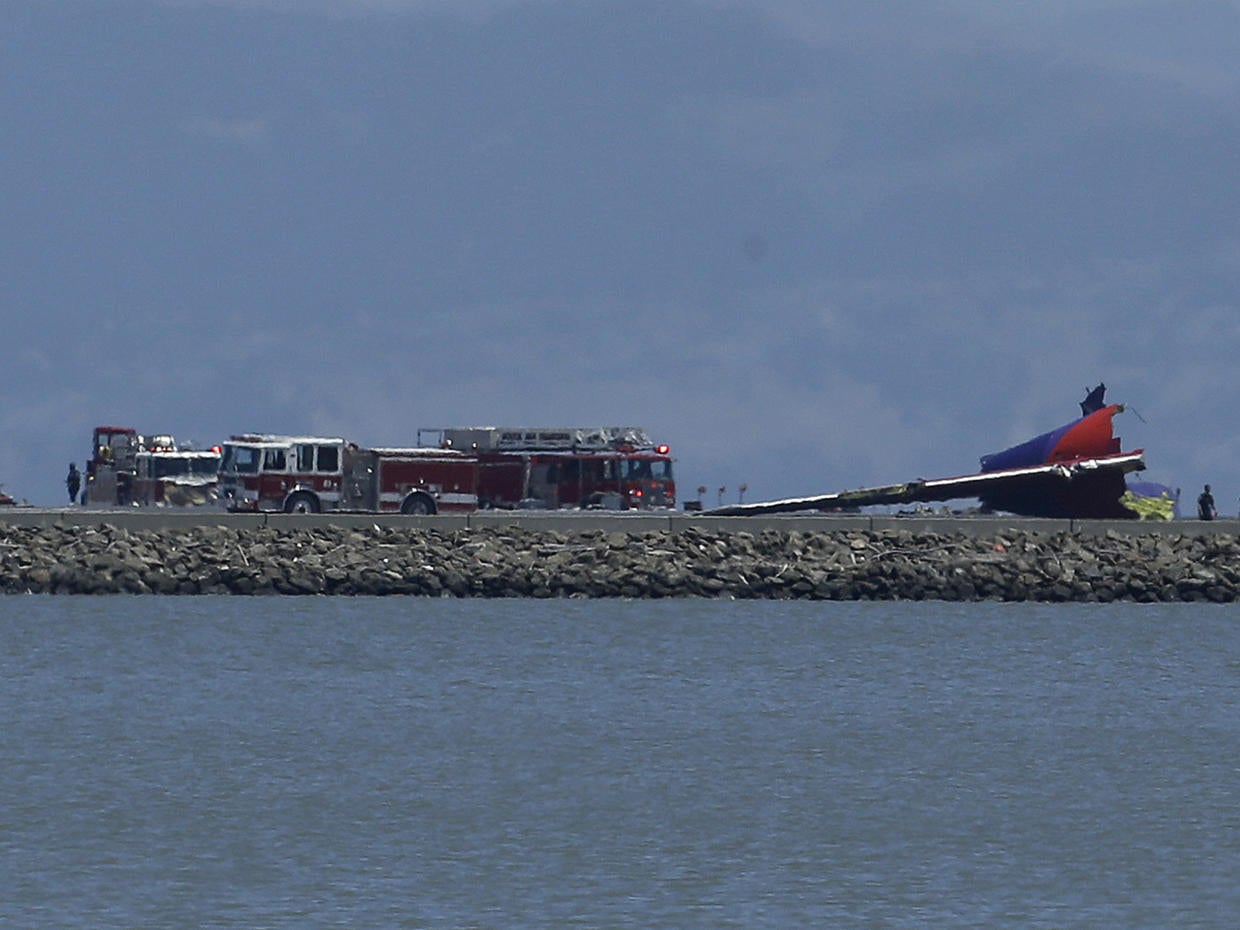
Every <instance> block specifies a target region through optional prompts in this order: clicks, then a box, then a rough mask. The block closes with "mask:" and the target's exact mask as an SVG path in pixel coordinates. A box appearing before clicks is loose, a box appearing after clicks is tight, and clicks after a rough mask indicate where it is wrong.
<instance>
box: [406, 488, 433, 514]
mask: <svg viewBox="0 0 1240 930" xmlns="http://www.w3.org/2000/svg"><path fill="white" fill-rule="evenodd" d="M437 509H438V508H436V506H435V498H433V497H431V496H430V495H429V494H423V493H421V492H420V491H419V492H417V493H414V494H410V495H409V496H408V497H406V498H405V500H404V502H403V503H402V504H401V505H400V512H401V513H403V514H405V515H406V516H419V515H428V514H433V513H435V511H436V510H437Z"/></svg>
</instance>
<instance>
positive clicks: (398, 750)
mask: <svg viewBox="0 0 1240 930" xmlns="http://www.w3.org/2000/svg"><path fill="white" fill-rule="evenodd" d="M0 693H2V694H3V709H4V713H5V721H4V726H3V730H2V734H3V735H2V736H0V801H2V804H0V855H2V856H3V861H2V863H0V864H2V871H0V925H3V926H13V927H43V928H46V927H90V928H97V927H161V928H165V927H238V928H241V927H244V928H259V927H288V928H307V927H310V928H315V927H356V928H363V927H364V928H384V927H436V928H438V927H445V928H447V927H452V928H466V927H479V928H481V927H496V928H525V927H548V928H550V927H556V928H559V927H599V928H610V927H640V928H693V927H703V928H715V927H744V928H754V927H779V928H792V927H811V926H813V927H833V928H834V927H844V928H848V927H858V928H861V927H864V928H883V927H936V928H938V927H953V928H958V927H986V928H995V927H1022V928H1026V927H1046V928H1051V927H1055V928H1065V927H1090V928H1097V927H1107V928H1142V927H1149V928H1167V927H1202V928H1222V927H1228V926H1234V925H1235V922H1236V920H1237V919H1238V915H1240V881H1237V875H1240V749H1238V747H1240V610H1238V609H1237V608H1235V607H1204V606H1196V605H1184V606H1151V607H1135V606H1087V605H1080V606H1036V605H1012V606H1009V605H999V604H977V605H948V604H941V605H910V604H843V605H842V604H786V603H785V604H779V603H745V602H730V603H715V602H650V603H646V602H619V601H616V602H581V601H559V602H550V603H549V602H535V601H439V600H413V599H384V600H369V599H366V600H345V599H281V598H261V599H242V598H235V599H234V598H59V599H56V598H32V597H10V598H5V599H0Z"/></svg>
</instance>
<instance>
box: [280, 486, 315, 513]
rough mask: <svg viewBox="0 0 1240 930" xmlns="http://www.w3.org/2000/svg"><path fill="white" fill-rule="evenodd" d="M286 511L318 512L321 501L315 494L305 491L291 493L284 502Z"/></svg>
mask: <svg viewBox="0 0 1240 930" xmlns="http://www.w3.org/2000/svg"><path fill="white" fill-rule="evenodd" d="M284 512H285V513H318V512H319V501H318V498H316V497H315V496H314V495H313V494H308V493H307V492H305V491H298V492H296V493H295V494H290V495H289V496H288V500H286V501H285V502H284Z"/></svg>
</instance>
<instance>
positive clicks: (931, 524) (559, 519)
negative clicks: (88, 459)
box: [0, 507, 1240, 536]
mask: <svg viewBox="0 0 1240 930" xmlns="http://www.w3.org/2000/svg"><path fill="white" fill-rule="evenodd" d="M105 523H106V524H112V525H115V526H121V527H124V528H126V529H130V530H151V529H165V528H172V527H192V526H230V527H236V528H239V529H240V528H244V527H259V526H270V527H281V528H293V527H315V526H329V525H330V526H374V525H378V526H403V527H425V528H434V529H442V530H457V529H470V528H481V527H495V526H519V527H524V528H526V529H531V530H563V531H567V532H572V531H576V530H603V531H606V532H661V531H667V530H670V531H673V532H675V531H679V530H684V529H688V528H691V527H700V528H702V529H709V530H714V531H721V532H749V533H757V532H761V531H762V530H764V529H771V528H775V529H780V530H800V531H802V532H838V531H842V530H849V529H855V530H887V529H903V530H909V531H911V532H915V533H967V534H969V535H972V536H989V535H993V534H995V533H1000V532H1002V531H1003V530H1005V529H1021V530H1025V531H1032V532H1043V533H1058V532H1074V533H1080V534H1083V535H1092V534H1101V533H1105V532H1107V531H1108V530H1114V531H1116V532H1119V533H1124V534H1126V535H1132V534H1134V533H1165V534H1174V535H1199V534H1201V533H1230V534H1240V520H1216V521H1213V522H1202V521H1200V520H1174V521H1171V522H1158V521H1151V522H1144V521H1137V520H1040V519H1030V518H1026V517H1004V516H986V517H978V516H968V517H953V516H934V515H927V516H893V515H889V514H874V515H870V514H833V515H814V516H810V515H805V514H798V515H770V516H755V517H712V516H709V515H707V514H697V513H684V512H681V511H659V512H653V511H651V512H638V513H615V512H604V511H587V512H581V511H559V512H551V513H548V512H545V511H529V510H525V511H496V510H491V511H485V512H479V513H472V514H440V515H438V516H433V517H406V516H401V515H399V514H343V513H334V514H283V513H272V514H230V513H225V512H223V511H219V510H214V509H209V508H202V509H196V510H172V509H166V510H165V509H157V508H144V509H140V510H138V509H134V510H106V509H99V508H80V507H75V508H32V507H3V508H0V526H4V525H6V524H7V525H9V526H55V525H58V524H59V525H62V526H91V525H100V524H105Z"/></svg>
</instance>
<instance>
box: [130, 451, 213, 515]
mask: <svg viewBox="0 0 1240 930" xmlns="http://www.w3.org/2000/svg"><path fill="white" fill-rule="evenodd" d="M219 465H220V449H219V447H218V446H217V447H213V448H211V449H193V448H191V447H188V446H184V447H183V446H180V445H178V444H177V442H176V440H174V439H173V438H172V437H171V436H168V435H163V436H151V437H146V438H144V439H142V441H141V443H140V446H139V449H138V451H137V453H136V454H135V455H134V475H133V490H132V495H131V496H132V498H133V503H135V504H142V505H144V506H154V507H167V506H175V507H186V506H194V505H201V504H207V503H210V502H211V501H213V500H214V499H215V494H216V484H217V482H218V478H219V475H218V472H219Z"/></svg>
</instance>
